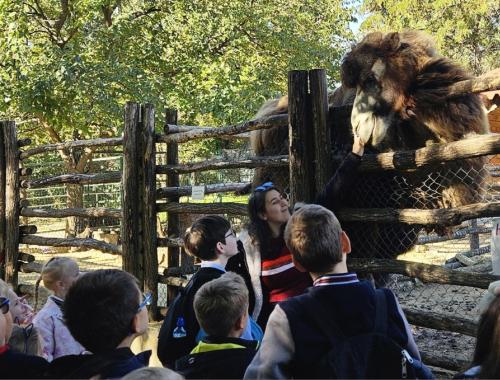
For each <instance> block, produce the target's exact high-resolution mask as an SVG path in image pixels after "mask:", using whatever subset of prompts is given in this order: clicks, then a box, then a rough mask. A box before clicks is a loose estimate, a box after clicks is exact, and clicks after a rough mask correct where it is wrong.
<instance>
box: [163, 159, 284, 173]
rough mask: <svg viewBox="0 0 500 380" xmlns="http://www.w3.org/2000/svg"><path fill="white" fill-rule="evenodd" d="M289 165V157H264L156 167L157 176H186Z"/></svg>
mask: <svg viewBox="0 0 500 380" xmlns="http://www.w3.org/2000/svg"><path fill="white" fill-rule="evenodd" d="M287 165H288V156H287V155H281V156H263V157H251V158H245V159H239V160H232V161H227V160H207V161H201V162H193V163H188V164H170V165H158V166H157V167H156V173H157V174H169V173H176V174H185V173H194V172H201V171H206V170H223V169H235V168H237V169H241V168H259V167H263V166H266V167H281V166H287Z"/></svg>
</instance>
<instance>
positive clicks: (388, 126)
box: [351, 59, 399, 150]
mask: <svg viewBox="0 0 500 380" xmlns="http://www.w3.org/2000/svg"><path fill="white" fill-rule="evenodd" d="M385 70H386V67H385V63H384V62H383V61H382V60H381V59H377V60H376V61H375V62H374V63H373V65H372V67H371V69H370V70H369V71H368V72H364V73H363V75H361V76H360V78H359V81H358V83H357V86H356V98H355V100H354V104H353V109H352V114H351V125H352V129H353V133H354V134H357V135H359V136H360V137H361V138H362V139H363V141H365V142H366V143H368V144H370V145H371V146H373V147H374V148H375V149H378V150H384V149H387V148H391V146H392V145H393V144H392V142H391V140H392V138H391V136H392V133H391V132H392V130H393V129H394V125H395V124H396V123H397V122H398V114H397V112H396V111H395V110H394V104H395V103H397V100H398V97H399V94H398V93H397V92H396V91H395V90H394V87H393V86H391V85H390V84H391V83H389V85H388V83H387V81H386V80H384V76H385Z"/></svg>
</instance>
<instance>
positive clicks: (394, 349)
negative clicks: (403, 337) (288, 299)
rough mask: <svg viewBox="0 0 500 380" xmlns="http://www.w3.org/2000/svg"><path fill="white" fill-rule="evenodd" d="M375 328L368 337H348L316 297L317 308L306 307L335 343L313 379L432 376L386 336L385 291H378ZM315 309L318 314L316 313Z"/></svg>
mask: <svg viewBox="0 0 500 380" xmlns="http://www.w3.org/2000/svg"><path fill="white" fill-rule="evenodd" d="M375 293H376V312H375V327H374V329H373V331H371V332H369V333H365V334H360V335H354V336H345V335H344V334H343V333H342V331H341V329H340V328H339V326H338V325H337V324H336V323H335V322H334V321H333V320H331V319H325V318H324V316H325V315H328V313H327V312H326V311H325V308H324V307H323V305H322V304H321V303H320V302H319V301H317V300H316V299H314V298H310V299H309V301H312V302H313V303H314V307H307V305H304V306H305V310H306V311H307V314H308V315H309V317H310V318H311V319H312V320H313V321H314V323H315V324H316V326H318V327H319V328H320V330H321V331H322V332H323V334H325V336H327V337H328V338H329V340H330V342H331V344H332V347H331V348H330V350H329V351H328V352H327V353H326V354H325V355H323V356H322V357H321V358H320V360H319V362H318V363H317V365H315V366H314V368H311V374H310V375H311V378H313V377H314V378H330V379H416V378H425V379H427V378H430V379H432V378H433V376H432V373H431V372H430V370H429V369H428V368H427V367H425V365H423V363H422V362H420V361H419V360H417V359H414V358H412V357H411V355H410V354H409V353H408V351H406V349H404V348H403V347H401V346H400V345H399V344H398V343H396V342H395V341H394V340H393V339H391V338H390V337H389V336H388V335H387V300H386V295H385V293H384V291H383V290H376V292H375ZM309 306H310V305H309ZM314 310H315V312H314Z"/></svg>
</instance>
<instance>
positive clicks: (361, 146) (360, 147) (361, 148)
mask: <svg viewBox="0 0 500 380" xmlns="http://www.w3.org/2000/svg"><path fill="white" fill-rule="evenodd" d="M352 152H353V153H354V154H355V155H357V156H360V157H361V156H363V153H364V152H365V142H364V141H363V140H362V139H361V137H359V136H358V135H354V143H353V144H352Z"/></svg>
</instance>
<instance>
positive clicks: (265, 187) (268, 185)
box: [254, 182, 274, 192]
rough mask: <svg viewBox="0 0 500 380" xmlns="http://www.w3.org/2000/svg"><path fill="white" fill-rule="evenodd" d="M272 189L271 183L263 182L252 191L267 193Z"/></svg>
mask: <svg viewBox="0 0 500 380" xmlns="http://www.w3.org/2000/svg"><path fill="white" fill-rule="evenodd" d="M273 187H274V184H273V183H272V182H264V183H263V184H262V185H260V186H257V187H256V188H255V190H254V191H255V192H259V191H267V190H269V189H271V188H273Z"/></svg>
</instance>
